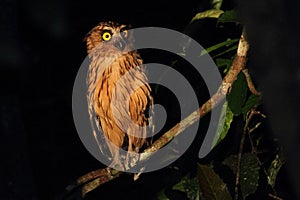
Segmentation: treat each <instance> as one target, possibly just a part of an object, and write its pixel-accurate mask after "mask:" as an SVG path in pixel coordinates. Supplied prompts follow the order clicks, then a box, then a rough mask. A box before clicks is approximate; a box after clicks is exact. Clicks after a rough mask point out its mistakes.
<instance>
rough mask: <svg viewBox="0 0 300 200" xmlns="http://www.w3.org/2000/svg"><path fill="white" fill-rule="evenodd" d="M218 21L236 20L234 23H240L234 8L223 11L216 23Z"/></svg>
mask: <svg viewBox="0 0 300 200" xmlns="http://www.w3.org/2000/svg"><path fill="white" fill-rule="evenodd" d="M219 22H223V23H225V22H236V23H240V20H239V17H238V14H237V12H236V10H228V11H225V12H224V13H223V14H222V15H221V16H220V17H219V19H218V21H217V23H219Z"/></svg>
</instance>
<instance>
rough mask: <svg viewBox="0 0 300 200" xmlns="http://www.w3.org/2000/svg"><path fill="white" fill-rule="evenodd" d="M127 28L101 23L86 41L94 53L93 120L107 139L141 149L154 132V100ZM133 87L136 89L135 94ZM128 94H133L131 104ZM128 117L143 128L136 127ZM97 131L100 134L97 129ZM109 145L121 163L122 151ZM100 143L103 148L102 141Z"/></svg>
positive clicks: (89, 78) (90, 94) (91, 79)
mask: <svg viewBox="0 0 300 200" xmlns="http://www.w3.org/2000/svg"><path fill="white" fill-rule="evenodd" d="M127 29H128V26H126V25H120V24H118V23H115V22H101V23H99V24H98V25H97V26H96V27H94V28H93V29H92V30H91V31H90V32H89V33H88V34H87V36H86V38H85V41H86V44H87V52H88V53H89V56H90V65H89V69H88V75H87V85H88V93H87V98H88V99H87V100H88V108H89V114H90V119H91V120H92V121H94V122H95V120H96V125H97V126H98V129H99V128H100V127H101V128H102V131H103V134H104V136H105V137H106V140H107V139H108V140H109V141H111V142H112V143H113V144H114V145H116V146H117V147H119V148H123V149H126V150H128V151H133V152H140V151H141V149H143V148H145V147H146V146H147V144H148V141H149V140H147V138H146V137H148V136H150V135H152V133H153V126H152V122H151V117H150V118H149V117H148V111H149V108H150V105H152V104H153V99H152V97H151V94H150V92H151V89H150V86H149V84H148V80H147V77H146V74H145V70H144V68H143V67H142V63H143V62H142V59H141V58H140V56H139V54H138V53H137V52H136V51H129V52H127V51H128V50H129V49H130V47H131V45H132V36H131V34H129V32H128V31H127ZM116 85H117V87H116ZM137 86H140V87H137ZM131 90H134V92H133V93H132V94H130V91H131ZM128 95H130V96H128ZM126 96H127V97H130V99H129V98H128V100H129V102H127V104H126ZM128 103H129V105H128ZM128 111H129V113H128ZM128 116H129V117H130V118H131V119H130V121H131V120H132V122H133V124H137V125H139V126H140V128H139V129H135V128H134V126H133V124H132V123H130V121H129V119H128ZM147 125H149V126H148V127H147ZM95 129H97V128H95ZM94 131H95V132H94V135H95V137H97V136H96V134H97V133H96V132H97V130H94ZM133 135H135V136H133ZM106 143H107V142H106ZM107 144H108V145H107V146H108V149H109V152H110V154H111V155H110V157H111V158H112V161H113V162H114V164H120V162H121V160H120V155H119V152H118V151H117V150H116V149H115V148H113V147H112V145H110V144H109V143H107ZM98 145H100V149H101V148H102V147H101V144H99V143H98ZM102 151H103V152H104V150H103V149H102ZM119 166H120V165H119Z"/></svg>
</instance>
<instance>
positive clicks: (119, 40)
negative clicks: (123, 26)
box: [115, 36, 126, 51]
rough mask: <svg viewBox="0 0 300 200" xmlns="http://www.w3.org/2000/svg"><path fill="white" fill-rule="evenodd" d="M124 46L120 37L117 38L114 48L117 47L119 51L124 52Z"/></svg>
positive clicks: (124, 43)
mask: <svg viewBox="0 0 300 200" xmlns="http://www.w3.org/2000/svg"><path fill="white" fill-rule="evenodd" d="M125 45H126V42H125V40H124V39H123V38H122V36H120V37H118V38H117V40H116V42H115V47H117V48H118V49H119V50H120V51H122V50H124V48H125Z"/></svg>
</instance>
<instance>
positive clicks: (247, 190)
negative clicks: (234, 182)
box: [223, 153, 260, 199]
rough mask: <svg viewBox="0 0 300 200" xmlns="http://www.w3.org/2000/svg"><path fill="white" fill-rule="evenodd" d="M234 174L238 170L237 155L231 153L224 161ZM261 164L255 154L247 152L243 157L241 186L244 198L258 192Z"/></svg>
mask: <svg viewBox="0 0 300 200" xmlns="http://www.w3.org/2000/svg"><path fill="white" fill-rule="evenodd" d="M223 164H224V165H226V166H228V167H229V168H230V169H231V170H232V171H233V173H234V174H236V172H237V155H231V156H229V157H228V158H226V159H225V160H224V161H223ZM259 169H260V167H259V164H258V161H257V158H256V156H255V155H253V154H251V153H245V154H243V156H242V159H241V169H240V186H241V192H242V195H243V198H244V199H245V198H246V197H247V196H248V195H250V194H253V193H255V192H256V190H257V187H258V180H259Z"/></svg>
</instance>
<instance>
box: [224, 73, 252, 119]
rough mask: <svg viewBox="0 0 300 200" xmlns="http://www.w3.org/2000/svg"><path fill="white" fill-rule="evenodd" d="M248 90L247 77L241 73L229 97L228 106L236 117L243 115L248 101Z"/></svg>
mask: <svg viewBox="0 0 300 200" xmlns="http://www.w3.org/2000/svg"><path fill="white" fill-rule="evenodd" d="M247 89H248V87H247V81H246V77H245V76H244V74H243V73H242V72H241V73H239V75H238V76H237V79H236V81H235V82H234V83H233V85H232V87H231V91H230V93H229V94H228V96H227V101H228V106H229V108H230V109H231V111H232V112H233V113H234V115H239V114H241V112H242V107H243V105H244V103H245V101H246V95H247Z"/></svg>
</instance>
